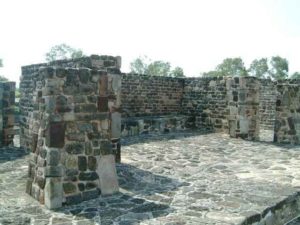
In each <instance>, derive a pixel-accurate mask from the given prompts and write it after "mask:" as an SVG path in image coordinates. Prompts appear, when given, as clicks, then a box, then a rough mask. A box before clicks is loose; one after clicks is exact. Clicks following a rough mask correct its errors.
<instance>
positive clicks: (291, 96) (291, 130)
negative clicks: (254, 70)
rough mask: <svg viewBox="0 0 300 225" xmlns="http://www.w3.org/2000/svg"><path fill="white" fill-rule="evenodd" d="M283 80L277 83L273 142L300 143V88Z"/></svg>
mask: <svg viewBox="0 0 300 225" xmlns="http://www.w3.org/2000/svg"><path fill="white" fill-rule="evenodd" d="M285 82H286V83H283V84H278V85H277V100H276V119H275V128H274V142H278V143H288V144H300V101H299V99H300V88H299V84H293V83H292V82H291V84H289V81H288V80H287V81H285Z"/></svg>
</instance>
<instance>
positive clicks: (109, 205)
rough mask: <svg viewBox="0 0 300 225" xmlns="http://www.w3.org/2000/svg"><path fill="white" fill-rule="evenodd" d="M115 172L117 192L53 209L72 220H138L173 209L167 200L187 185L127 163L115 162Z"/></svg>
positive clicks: (121, 224) (121, 223) (125, 224)
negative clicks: (117, 184) (117, 182)
mask: <svg viewBox="0 0 300 225" xmlns="http://www.w3.org/2000/svg"><path fill="white" fill-rule="evenodd" d="M117 173H118V179H119V185H120V188H121V190H122V191H121V192H120V193H118V194H115V195H111V196H100V197H99V198H97V199H92V200H90V201H85V202H82V203H80V204H78V205H69V206H68V205H66V206H64V207H63V208H61V209H59V210H57V211H56V212H58V213H64V214H66V216H70V219H71V217H72V221H73V222H74V221H78V222H77V224H87V225H88V224H97V223H98V224H101V225H105V224H107V225H108V224H119V225H131V224H132V225H133V224H140V223H141V222H142V221H144V220H149V219H153V218H157V217H160V216H166V215H168V214H169V213H171V212H174V209H173V208H171V207H170V204H171V202H172V199H173V196H174V195H175V191H176V189H177V188H178V187H180V186H188V185H189V184H188V183H186V182H179V181H178V180H176V179H172V178H168V177H164V176H160V175H155V174H153V173H151V172H149V171H145V170H141V169H138V168H136V167H134V166H132V165H129V164H117ZM157 194H159V195H157ZM70 219H67V217H64V221H60V223H61V224H64V223H66V224H67V223H68V222H70ZM79 222H80V223H79ZM52 223H53V218H52ZM53 224H55V223H53Z"/></svg>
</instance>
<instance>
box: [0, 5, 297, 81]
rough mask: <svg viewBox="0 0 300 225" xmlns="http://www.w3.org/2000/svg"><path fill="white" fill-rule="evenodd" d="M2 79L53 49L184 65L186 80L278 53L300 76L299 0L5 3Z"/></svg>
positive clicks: (125, 67)
mask: <svg viewBox="0 0 300 225" xmlns="http://www.w3.org/2000/svg"><path fill="white" fill-rule="evenodd" d="M0 1H1V4H0V5H1V7H0V20H1V27H0V30H1V32H0V58H2V59H3V63H4V67H3V68H1V69H0V74H1V75H4V76H6V77H8V78H9V79H10V80H15V81H18V79H19V76H20V75H21V71H20V68H21V66H22V65H28V64H33V63H40V62H43V61H44V59H45V53H46V52H47V51H49V49H50V48H51V46H53V45H56V44H60V43H66V44H68V45H71V46H73V47H75V48H81V49H82V50H83V51H84V53H86V54H87V55H89V54H106V55H120V56H122V62H123V63H122V64H123V65H122V71H123V72H127V71H128V70H129V63H130V61H132V60H133V59H134V58H136V57H138V56H139V55H147V56H148V57H150V58H151V59H153V60H165V61H169V62H171V64H172V65H173V66H181V67H182V68H183V69H184V71H185V74H186V75H187V76H199V74H200V72H205V71H208V70H212V69H214V67H215V66H216V65H217V64H219V63H220V62H221V61H222V60H223V59H224V58H226V57H242V58H243V60H244V62H245V64H246V65H249V63H251V61H252V60H253V59H255V58H260V57H271V56H274V55H280V56H282V57H285V58H287V59H288V60H289V63H290V72H291V73H292V72H295V71H300V60H299V59H300V14H299V12H300V1H298V0H226V1H224V0H209V1H208V0H206V1H204V0H151V1H150V0H126V1H124V0H123V1H122V0H110V1H106V0H85V1H79V0H72V1H71V0H64V1H63V0H51V1H50V0H26V1H22V0H7V1H4V0H0Z"/></svg>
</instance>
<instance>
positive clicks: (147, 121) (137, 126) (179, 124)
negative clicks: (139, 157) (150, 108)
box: [121, 115, 195, 137]
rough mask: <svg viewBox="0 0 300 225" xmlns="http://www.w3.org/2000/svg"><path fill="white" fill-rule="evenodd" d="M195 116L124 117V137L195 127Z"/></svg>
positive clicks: (122, 131)
mask: <svg viewBox="0 0 300 225" xmlns="http://www.w3.org/2000/svg"><path fill="white" fill-rule="evenodd" d="M194 124H195V121H194V117H193V116H185V115H169V116H156V117H153V116H152V117H150V116H148V117H129V118H124V119H122V127H121V135H122V137H128V136H135V135H140V134H163V133H170V132H172V133H173V132H180V131H184V130H190V129H193V128H195V126H194Z"/></svg>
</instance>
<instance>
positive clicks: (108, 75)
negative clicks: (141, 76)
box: [20, 56, 121, 208]
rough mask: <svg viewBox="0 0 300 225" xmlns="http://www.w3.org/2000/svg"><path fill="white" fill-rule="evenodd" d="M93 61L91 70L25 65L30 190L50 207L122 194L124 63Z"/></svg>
mask: <svg viewBox="0 0 300 225" xmlns="http://www.w3.org/2000/svg"><path fill="white" fill-rule="evenodd" d="M84 60H86V58H84ZM89 60H90V61H91V62H92V64H93V63H94V65H95V66H91V67H92V68H93V69H89V68H81V67H78V68H64V67H61V65H62V64H61V61H59V62H57V64H55V63H53V64H54V65H60V66H54V67H53V66H41V65H33V66H28V67H23V75H22V80H21V86H22V92H23V93H22V97H21V101H20V102H22V106H21V107H22V108H21V110H22V111H21V112H22V116H23V123H22V132H21V136H22V138H23V142H22V143H25V144H26V146H25V147H27V148H30V149H31V151H32V153H31V160H30V163H29V169H28V175H29V178H28V182H27V187H26V191H27V193H29V194H30V195H32V196H33V197H34V198H36V199H37V200H38V201H40V202H41V203H42V204H45V205H46V206H47V207H48V208H57V207H60V206H61V205H62V204H73V203H78V202H81V201H83V200H88V199H91V198H95V197H96V196H98V195H99V194H100V193H102V194H111V193H113V192H115V191H117V190H118V184H117V179H116V171H115V166H114V163H115V157H117V160H119V158H120V155H119V153H120V131H121V113H120V112H119V111H120V110H119V109H120V94H121V76H120V72H119V68H120V59H119V58H117V57H116V58H114V57H106V56H105V57H91V58H89ZM106 60H107V61H109V62H110V63H109V64H108V63H106ZM64 63H65V64H66V66H70V63H69V62H68V61H65V62H64ZM63 65H64V64H63ZM74 66H76V67H77V65H75V64H74ZM95 68H97V69H95ZM30 80H31V82H30ZM29 90H31V92H30V91H29ZM30 97H31V99H30ZM24 103H26V104H24Z"/></svg>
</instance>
